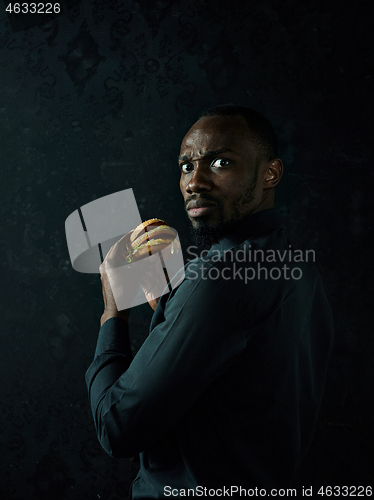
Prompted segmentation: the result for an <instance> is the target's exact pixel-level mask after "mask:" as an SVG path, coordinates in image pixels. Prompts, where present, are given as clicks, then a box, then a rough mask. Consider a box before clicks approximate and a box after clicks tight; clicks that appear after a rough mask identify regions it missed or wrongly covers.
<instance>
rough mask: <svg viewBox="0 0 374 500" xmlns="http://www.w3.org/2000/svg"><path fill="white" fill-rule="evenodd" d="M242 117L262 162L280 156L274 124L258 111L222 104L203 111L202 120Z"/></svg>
mask: <svg viewBox="0 0 374 500" xmlns="http://www.w3.org/2000/svg"><path fill="white" fill-rule="evenodd" d="M217 115H223V116H234V115H239V116H242V117H243V118H244V119H245V121H246V122H247V124H248V127H249V128H250V130H251V132H252V133H253V136H254V137H253V139H252V143H253V145H254V146H255V148H256V150H257V153H258V155H259V157H260V159H261V160H266V161H268V160H272V159H273V158H276V157H277V156H278V147H277V136H276V135H275V130H274V128H273V126H272V124H271V123H270V122H269V120H268V119H267V118H265V117H264V116H263V115H261V114H260V113H258V112H257V111H255V110H253V109H251V108H247V107H246V106H238V105H236V104H221V105H219V106H213V107H211V108H209V109H207V110H206V111H203V112H202V113H201V115H200V116H199V120H200V118H204V117H205V116H217Z"/></svg>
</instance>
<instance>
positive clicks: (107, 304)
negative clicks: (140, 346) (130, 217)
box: [99, 231, 166, 325]
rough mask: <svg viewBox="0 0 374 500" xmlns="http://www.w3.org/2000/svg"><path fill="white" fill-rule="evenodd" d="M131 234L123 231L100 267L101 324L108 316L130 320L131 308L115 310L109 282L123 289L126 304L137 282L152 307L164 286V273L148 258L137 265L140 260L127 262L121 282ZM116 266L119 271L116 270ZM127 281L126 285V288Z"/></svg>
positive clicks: (133, 292) (132, 295)
mask: <svg viewBox="0 0 374 500" xmlns="http://www.w3.org/2000/svg"><path fill="white" fill-rule="evenodd" d="M131 233H132V231H131V232H130V233H127V234H125V235H124V236H123V237H122V238H121V239H120V240H119V241H117V243H115V244H114V245H113V246H112V248H111V249H110V250H109V252H108V254H107V256H106V257H105V259H104V262H103V263H102V264H101V266H100V267H99V271H100V275H101V283H102V291H103V299H104V313H103V315H102V316H101V325H103V323H104V322H105V321H106V320H107V319H109V318H115V317H119V318H123V319H125V320H126V321H128V319H129V314H130V309H124V310H121V311H119V310H118V309H117V305H116V301H115V299H114V294H113V290H112V285H114V287H115V288H117V289H118V288H122V290H123V291H125V293H126V303H128V304H131V302H132V300H133V299H134V298H135V296H136V295H137V293H138V286H136V285H137V284H138V283H140V284H141V287H142V289H143V292H144V295H145V297H146V299H147V301H148V303H149V305H150V306H151V308H152V309H153V310H155V309H156V307H157V304H158V301H159V298H160V296H161V293H162V291H163V289H164V287H165V286H166V280H165V275H164V272H163V271H161V270H160V269H159V267H160V266H155V264H154V262H153V263H151V262H149V261H148V260H147V259H142V263H141V266H139V265H136V264H138V263H139V264H140V261H135V262H134V263H133V264H130V265H126V264H125V267H126V274H125V279H126V281H124V277H123V276H124V274H123V273H122V272H121V268H122V270H123V266H124V261H125V256H126V254H127V245H128V244H129V240H130V235H131ZM135 266H136V269H135ZM117 268H118V272H116V269H117ZM161 269H162V268H161ZM109 274H110V278H109ZM111 283H112V285H111ZM126 284H127V288H126V289H125V288H124V287H125V286H126Z"/></svg>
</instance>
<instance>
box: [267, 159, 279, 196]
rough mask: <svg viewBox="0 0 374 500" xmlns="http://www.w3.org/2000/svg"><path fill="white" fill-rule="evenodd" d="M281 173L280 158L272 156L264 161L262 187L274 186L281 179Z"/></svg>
mask: <svg viewBox="0 0 374 500" xmlns="http://www.w3.org/2000/svg"><path fill="white" fill-rule="evenodd" d="M282 174H283V162H282V160H281V159H280V158H274V159H273V160H270V161H268V162H267V163H266V165H265V167H264V173H263V188H264V189H270V188H273V187H275V186H276V185H277V184H278V182H279V181H280V180H281V177H282Z"/></svg>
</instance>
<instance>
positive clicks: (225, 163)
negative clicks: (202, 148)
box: [211, 158, 230, 167]
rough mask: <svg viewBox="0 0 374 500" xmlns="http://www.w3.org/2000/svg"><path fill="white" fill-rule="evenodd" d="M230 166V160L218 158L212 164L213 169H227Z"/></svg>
mask: <svg viewBox="0 0 374 500" xmlns="http://www.w3.org/2000/svg"><path fill="white" fill-rule="evenodd" d="M228 165H230V160H225V159H224V158H217V159H216V160H214V161H213V162H212V163H211V167H227V166H228Z"/></svg>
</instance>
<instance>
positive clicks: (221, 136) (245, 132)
mask: <svg viewBox="0 0 374 500" xmlns="http://www.w3.org/2000/svg"><path fill="white" fill-rule="evenodd" d="M251 135H252V134H251V130H250V129H249V127H248V125H247V123H246V121H245V119H244V118H243V117H242V116H221V115H217V116H208V117H203V118H201V119H200V120H198V121H197V122H196V123H195V124H194V125H193V126H192V127H191V128H190V130H189V131H188V132H187V134H186V135H185V137H184V139H183V141H182V144H181V152H182V151H183V152H185V151H186V150H193V149H196V148H198V149H200V150H207V149H208V150H221V149H227V150H233V151H235V150H236V149H238V148H239V149H242V147H243V146H246V147H250V145H251Z"/></svg>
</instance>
